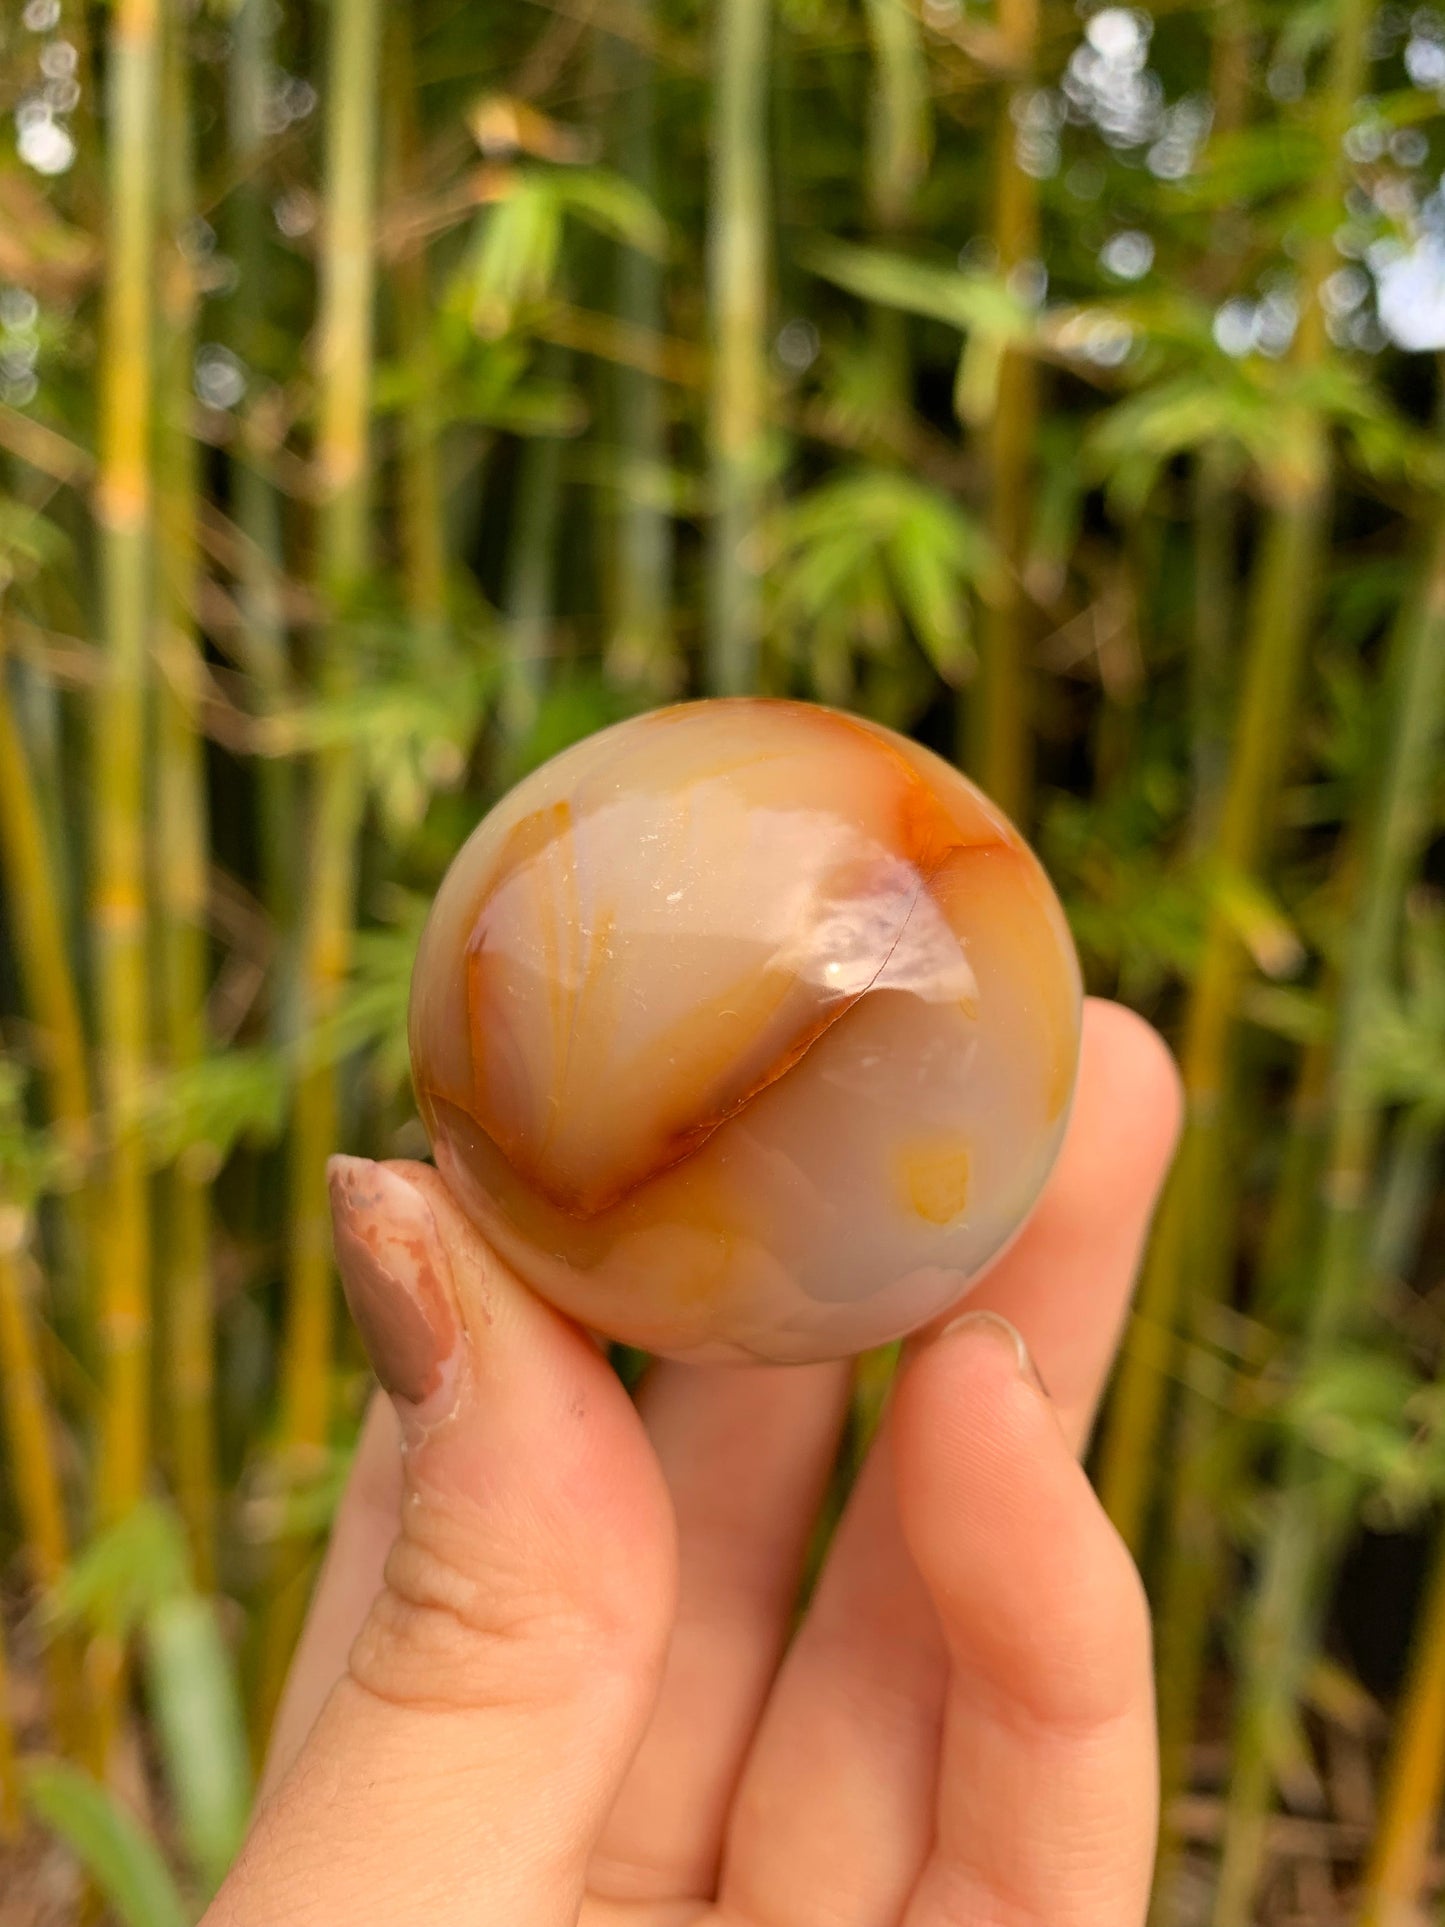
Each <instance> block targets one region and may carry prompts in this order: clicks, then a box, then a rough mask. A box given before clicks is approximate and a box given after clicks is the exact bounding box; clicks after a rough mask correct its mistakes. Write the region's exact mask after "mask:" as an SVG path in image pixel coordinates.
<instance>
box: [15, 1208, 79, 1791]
mask: <svg viewBox="0 0 1445 1927" xmlns="http://www.w3.org/2000/svg"><path fill="white" fill-rule="evenodd" d="M28 1234H29V1227H28V1224H27V1222H26V1217H25V1213H24V1212H23V1211H21V1210H20V1209H19V1208H18V1207H16V1206H14V1205H8V1204H7V1205H0V1406H3V1410H4V1419H5V1437H6V1443H7V1445H8V1447H9V1453H10V1466H9V1479H10V1483H11V1485H12V1487H13V1489H14V1492H15V1503H16V1506H17V1508H18V1510H19V1514H20V1525H21V1530H22V1532H23V1534H24V1541H25V1554H26V1560H27V1563H28V1565H29V1568H30V1573H31V1577H32V1578H33V1580H34V1581H35V1584H36V1585H37V1587H38V1588H39V1589H40V1591H41V1593H42V1594H44V1593H48V1592H50V1591H52V1590H53V1589H54V1587H55V1586H56V1585H58V1584H59V1581H60V1579H61V1576H62V1574H63V1573H64V1571H65V1568H66V1565H67V1564H68V1563H69V1559H70V1534H69V1530H68V1528H67V1526H66V1520H65V1501H64V1496H63V1493H62V1489H61V1482H60V1466H59V1461H58V1458H57V1456H56V1450H55V1427H54V1423H53V1420H52V1416H51V1412H50V1401H49V1398H48V1396H47V1393H46V1387H45V1376H44V1370H43V1367H42V1365H41V1362H40V1345H39V1341H38V1339H37V1336H36V1332H35V1314H34V1309H33V1306H34V1301H35V1298H36V1295H37V1284H38V1273H37V1271H36V1267H35V1265H34V1263H33V1261H32V1260H31V1259H30V1257H29V1255H28V1252H27V1250H26V1243H27V1239H28ZM45 1664H46V1676H47V1682H48V1685H49V1689H50V1698H51V1715H52V1718H53V1720H54V1723H55V1731H56V1735H57V1737H58V1738H59V1740H60V1743H61V1745H62V1746H63V1747H64V1748H66V1749H67V1750H68V1751H70V1752H72V1753H73V1754H75V1755H77V1756H78V1757H81V1758H87V1757H90V1752H91V1750H90V1748H89V1745H88V1741H87V1730H86V1722H85V1719H84V1717H83V1713H84V1707H83V1698H82V1689H81V1676H80V1667H79V1659H78V1655H77V1653H76V1649H75V1643H74V1641H73V1640H72V1639H71V1637H70V1636H69V1635H68V1634H65V1633H61V1634H57V1635H56V1636H55V1637H53V1638H52V1639H51V1640H50V1641H49V1643H48V1644H47V1646H46V1649H45Z"/></svg>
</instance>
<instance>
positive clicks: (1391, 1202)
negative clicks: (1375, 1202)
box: [1369, 1104, 1445, 1289]
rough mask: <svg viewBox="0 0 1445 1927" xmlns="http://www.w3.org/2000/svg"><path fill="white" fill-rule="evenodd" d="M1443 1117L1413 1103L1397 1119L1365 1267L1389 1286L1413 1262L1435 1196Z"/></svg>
mask: <svg viewBox="0 0 1445 1927" xmlns="http://www.w3.org/2000/svg"><path fill="white" fill-rule="evenodd" d="M1442 1134H1445V1120H1442V1119H1441V1118H1440V1117H1439V1115H1438V1114H1437V1113H1435V1112H1434V1111H1433V1110H1432V1109H1431V1108H1430V1107H1429V1106H1427V1105H1423V1104H1421V1105H1416V1106H1415V1107H1414V1108H1413V1109H1412V1110H1411V1111H1409V1112H1408V1113H1407V1114H1406V1116H1405V1117H1403V1118H1402V1119H1401V1120H1400V1123H1399V1124H1398V1126H1397V1127H1396V1130H1395V1134H1394V1141H1393V1142H1392V1144H1391V1146H1390V1150H1389V1153H1388V1155H1387V1157H1386V1159H1385V1168H1384V1172H1383V1175H1382V1177H1381V1180H1380V1203H1379V1208H1378V1210H1377V1211H1376V1213H1375V1223H1374V1229H1373V1232H1372V1235H1371V1238H1370V1257H1369V1267H1370V1271H1371V1273H1372V1275H1373V1276H1374V1277H1376V1278H1378V1279H1380V1280H1381V1282H1382V1283H1383V1284H1384V1286H1385V1287H1386V1289H1388V1288H1389V1287H1390V1286H1391V1285H1392V1284H1393V1283H1395V1282H1396V1281H1397V1280H1400V1279H1404V1278H1405V1277H1407V1276H1408V1274H1409V1271H1410V1268H1411V1266H1412V1265H1413V1264H1414V1263H1415V1261H1416V1257H1417V1255H1418V1253H1419V1249H1420V1241H1421V1238H1422V1236H1423V1234H1424V1228H1425V1224H1426V1222H1427V1219H1428V1217H1429V1212H1430V1206H1431V1203H1432V1201H1433V1199H1434V1196H1435V1185H1436V1181H1437V1175H1436V1168H1437V1166H1438V1164H1439V1161H1440V1140H1441V1136H1442Z"/></svg>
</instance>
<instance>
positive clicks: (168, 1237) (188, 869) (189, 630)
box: [155, 10, 216, 1590]
mask: <svg viewBox="0 0 1445 1927" xmlns="http://www.w3.org/2000/svg"><path fill="white" fill-rule="evenodd" d="M187 19H188V16H187V15H186V14H185V12H184V10H180V11H172V12H171V13H170V15H169V17H168V19H167V22H166V26H167V35H166V49H165V72H164V110H163V111H164V119H165V127H166V140H165V154H166V169H165V174H164V178H163V182H162V196H163V212H164V219H165V223H166V226H167V227H168V229H169V231H170V245H169V248H168V250H167V254H166V257H165V262H164V272H163V273H162V276H161V281H160V288H161V320H162V322H163V324H164V328H165V342H166V347H165V359H164V366H163V370H162V374H163V380H164V391H163V394H164V407H163V408H162V410H161V417H160V423H159V428H160V432H159V435H158V437H157V448H158V453H159V458H160V459H159V486H158V493H157V517H156V535H157V552H158V561H159V577H160V591H161V605H162V618H163V621H164V627H165V644H164V670H165V673H164V674H163V675H162V676H161V677H160V678H159V679H158V684H157V715H156V739H157V740H156V751H157V755H156V761H157V784H156V816H157V827H158V830H159V835H158V837H157V839H156V849H155V878H156V913H157V919H158V922H159V926H160V942H161V958H162V965H163V973H162V981H163V984H164V1024H163V1026H162V1027H161V1028H162V1041H163V1045H164V1049H165V1054H166V1061H167V1064H168V1066H169V1068H170V1069H171V1070H172V1071H173V1072H181V1071H186V1070H189V1069H192V1068H194V1066H196V1065H197V1064H199V1063H201V1062H202V1061H203V1059H204V1057H205V1054H206V1012H205V1003H206V984H207V957H206V923H205V919H206V888H207V870H208V824H207V814H208V812H207V799H206V770H205V749H204V745H203V742H202V739H201V736H200V734H199V732H198V730H197V727H196V718H195V710H194V700H195V685H196V680H197V677H198V673H199V670H200V667H201V664H200V658H199V649H198V643H197V637H196V633H195V622H194V614H193V612H194V609H195V605H196V597H197V589H198V578H199V557H198V552H197V545H196V503H197V497H198V493H199V486H200V476H199V464H198V461H197V450H196V444H195V442H194V440H193V439H192V437H191V435H190V432H189V420H190V411H191V381H192V369H193V365H194V359H195V346H196V304H197V296H196V282H195V275H194V273H193V271H192V269H191V266H190V263H189V261H188V260H187V258H186V255H185V252H184V247H183V236H184V232H185V227H186V223H187V222H188V221H190V220H191V219H192V218H193V216H194V214H195V182H194V178H193V168H194V157H193V153H192V137H191V101H190V48H189V45H188V42H187V38H186V33H185V26H186V22H187ZM210 1189H211V1187H210V1171H209V1168H208V1156H207V1147H206V1146H205V1145H191V1146H188V1147H187V1148H186V1150H185V1151H183V1152H182V1154H181V1156H180V1157H179V1158H178V1159H177V1161H176V1164H175V1166H174V1167H173V1168H172V1169H171V1170H170V1171H168V1172H167V1173H166V1179H165V1204H164V1211H165V1217H164V1225H165V1249H164V1269H163V1272H162V1277H163V1279H164V1294H165V1303H164V1309H165V1331H166V1339H167V1348H166V1349H167V1360H166V1362H167V1373H166V1377H167V1382H168V1391H169V1405H170V1411H169V1418H170V1462H171V1476H172V1478H173V1480H174V1482H175V1489H176V1496H177V1500H178V1502H179V1506H180V1511H181V1516H182V1518H183V1519H184V1521H185V1524H186V1529H187V1532H188V1534H189V1537H190V1543H191V1555H192V1559H193V1561H194V1566H195V1574H196V1579H197V1583H198V1584H199V1585H200V1586H201V1587H202V1588H204V1589H207V1590H208V1589H209V1588H210V1587H212V1586H213V1585H214V1583H215V1573H216V1445H215V1430H214V1413H213V1406H214V1397H215V1363H214V1349H215V1332H214V1316H213V1308H212V1283H211V1197H210Z"/></svg>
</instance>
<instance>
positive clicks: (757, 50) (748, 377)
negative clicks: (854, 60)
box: [707, 0, 772, 695]
mask: <svg viewBox="0 0 1445 1927" xmlns="http://www.w3.org/2000/svg"><path fill="white" fill-rule="evenodd" d="M771 11H772V9H771V0H727V4H726V5H725V6H720V7H719V8H718V9H717V51H716V62H717V83H716V84H717V96H716V105H715V110H714V111H715V115H716V125H715V129H714V135H713V166H712V183H711V198H710V207H709V215H708V221H709V228H708V269H709V272H708V292H709V299H710V303H711V308H712V326H713V367H712V382H711V395H710V398H709V413H710V424H709V426H710V435H711V446H712V510H713V514H712V524H711V527H710V529H709V533H708V611H707V680H708V685H709V687H710V688H711V690H712V691H713V692H714V693H715V694H717V695H739V694H742V693H744V692H746V691H747V690H749V689H751V688H752V687H753V685H754V681H755V678H756V675H757V660H758V645H759V640H760V627H761V609H760V596H759V584H758V577H757V570H756V566H755V564H754V562H753V559H752V557H751V556H750V555H749V554H748V542H749V538H750V537H751V536H752V535H753V534H754V532H755V530H756V529H757V526H758V522H759V519H760V517H761V514H762V504H763V492H764V488H765V486H766V481H767V326H768V228H769V221H768V114H767V103H768V42H769V37H770V30H771Z"/></svg>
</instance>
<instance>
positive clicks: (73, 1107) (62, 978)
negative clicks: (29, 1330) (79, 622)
mask: <svg viewBox="0 0 1445 1927" xmlns="http://www.w3.org/2000/svg"><path fill="white" fill-rule="evenodd" d="M0 863H3V864H4V868H5V875H6V877H7V879H8V881H9V886H10V887H9V892H8V898H7V914H8V917H9V919H10V922H11V925H12V927H13V930H14V936H15V951H16V959H17V962H18V964H19V967H20V972H21V979H22V983H23V987H24V992H25V1001H26V1004H27V1007H28V1008H29V1010H30V1012H31V1014H32V1018H33V1021H34V1025H35V1030H36V1033H37V1041H38V1043H39V1047H40V1059H41V1065H42V1068H43V1070H44V1073H45V1080H46V1091H47V1096H48V1099H49V1107H50V1115H51V1117H52V1119H53V1120H54V1122H55V1126H56V1129H57V1131H58V1133H59V1135H60V1138H61V1142H62V1143H63V1145H64V1146H65V1148H66V1151H67V1153H68V1159H69V1162H70V1163H71V1164H72V1165H73V1167H74V1169H73V1171H72V1172H71V1173H70V1174H69V1178H70V1181H71V1182H79V1181H80V1180H81V1179H82V1178H83V1175H84V1167H85V1164H86V1161H87V1158H88V1156H89V1153H90V1149H91V1115H90V1075H89V1072H88V1070H87V1067H86V1056H85V1032H84V1027H83V1025H82V1021H81V1015H80V998H79V995H78V994H77V991H76V985H75V972H74V971H73V970H72V968H71V962H70V952H69V949H68V947H67V944H66V937H65V913H64V909H63V906H62V904H61V901H60V895H59V892H58V890H57V887H56V863H55V858H54V853H53V851H52V850H51V848H50V847H49V839H48V838H47V836H46V833H45V823H44V820H43V818H42V815H41V810H40V801H39V798H38V796H37V794H36V789H35V784H34V781H33V780H32V777H31V771H30V759H29V757H28V755H27V754H26V749H25V743H24V740H23V738H22V736H21V732H20V725H19V723H18V721H17V719H16V716H15V710H14V706H13V703H12V700H11V693H10V684H9V680H8V677H7V675H6V664H5V631H4V626H3V620H0Z"/></svg>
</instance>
